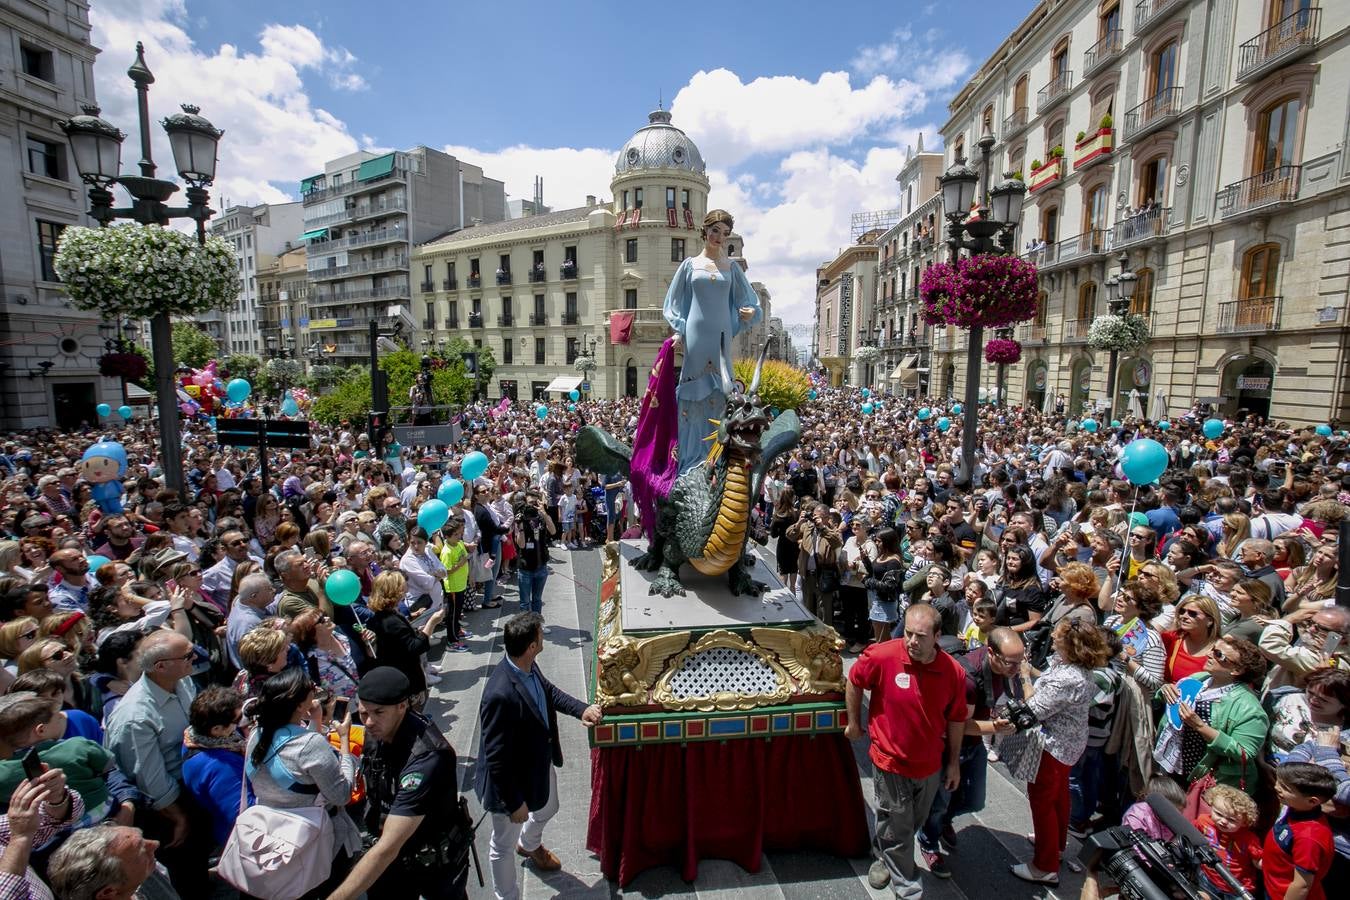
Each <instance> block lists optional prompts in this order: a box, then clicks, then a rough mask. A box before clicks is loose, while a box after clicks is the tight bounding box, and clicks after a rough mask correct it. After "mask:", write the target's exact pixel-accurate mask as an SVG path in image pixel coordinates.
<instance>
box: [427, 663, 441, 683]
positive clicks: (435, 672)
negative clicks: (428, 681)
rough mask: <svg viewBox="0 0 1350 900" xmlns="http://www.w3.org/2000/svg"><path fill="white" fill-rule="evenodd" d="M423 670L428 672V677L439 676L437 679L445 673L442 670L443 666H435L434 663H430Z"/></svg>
mask: <svg viewBox="0 0 1350 900" xmlns="http://www.w3.org/2000/svg"><path fill="white" fill-rule="evenodd" d="M422 671H423V672H425V673H426V676H427V677H428V678H437V679H439V678H440V677H441V676H442V675H443V674H444V673H443V672H442V671H441V667H440V666H433V665H430V664H428V665H427V666H426V667H425V668H423V669H422Z"/></svg>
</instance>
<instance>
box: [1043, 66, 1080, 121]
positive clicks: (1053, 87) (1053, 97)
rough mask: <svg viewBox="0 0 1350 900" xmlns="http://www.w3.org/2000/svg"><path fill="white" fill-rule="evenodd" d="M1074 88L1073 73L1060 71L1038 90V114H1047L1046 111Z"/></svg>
mask: <svg viewBox="0 0 1350 900" xmlns="http://www.w3.org/2000/svg"><path fill="white" fill-rule="evenodd" d="M1072 89H1073V73H1072V72H1069V71H1067V70H1066V71H1064V72H1060V73H1059V74H1058V75H1056V76H1055V77H1054V78H1051V79H1050V81H1049V82H1048V83H1047V84H1046V85H1045V87H1043V88H1041V89H1040V90H1039V91H1037V92H1036V115H1038V116H1041V115H1045V111H1046V110H1048V109H1050V108H1051V107H1052V106H1054V105H1055V104H1057V103H1059V102H1060V101H1061V100H1063V99H1064V98H1065V97H1068V96H1069V92H1070V91H1071V90H1072Z"/></svg>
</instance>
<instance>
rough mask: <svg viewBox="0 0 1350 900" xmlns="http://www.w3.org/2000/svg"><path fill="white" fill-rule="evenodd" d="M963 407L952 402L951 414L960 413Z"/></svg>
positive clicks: (956, 414)
mask: <svg viewBox="0 0 1350 900" xmlns="http://www.w3.org/2000/svg"><path fill="white" fill-rule="evenodd" d="M964 408H965V407H963V406H962V405H961V404H960V403H953V404H952V415H954V416H959V415H961V410H963V409H964Z"/></svg>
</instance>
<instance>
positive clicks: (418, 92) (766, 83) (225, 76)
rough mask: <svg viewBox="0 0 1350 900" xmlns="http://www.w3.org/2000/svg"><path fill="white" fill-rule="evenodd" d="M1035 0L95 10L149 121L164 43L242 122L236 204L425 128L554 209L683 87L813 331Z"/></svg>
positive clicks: (103, 1) (682, 96)
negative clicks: (909, 166)
mask: <svg viewBox="0 0 1350 900" xmlns="http://www.w3.org/2000/svg"><path fill="white" fill-rule="evenodd" d="M1032 5H1033V3H1032V0H1017V2H1012V3H999V4H994V3H988V2H984V3H980V4H979V6H980V9H979V15H975V16H970V15H967V16H964V17H963V18H961V19H960V21H959V22H958V23H955V24H958V25H959V26H960V27H959V28H957V27H953V25H954V23H953V22H952V21H951V19H952V16H951V14H950V12H949V10H950V9H951V7H950V6H948V5H944V6H939V4H937V3H935V2H932V0H898V2H896V0H892V2H888V3H882V2H877V3H852V4H847V5H845V4H839V5H837V6H836V5H832V4H825V3H819V2H815V3H811V2H803V0H791V2H736V3H729V4H714V5H709V6H707V7H706V8H703V7H699V6H691V5H680V6H679V7H678V8H677V7H676V6H675V5H673V4H657V5H653V4H649V3H646V4H644V3H631V2H629V3H617V2H608V0H605V2H588V3H579V2H570V3H558V2H551V3H535V2H515V3H500V2H499V3H481V4H465V3H458V2H453V3H452V2H445V0H441V2H429V0H405V2H402V3H397V4H388V3H370V2H367V3H354V2H350V0H329V2H323V3H321V2H315V0H293V2H288V3H276V2H261V0H229V2H226V0H93V8H92V17H93V21H94V25H95V35H94V39H95V43H97V44H98V45H100V46H101V47H102V48H103V54H102V56H101V57H100V61H99V63H98V64H97V66H96V68H95V78H96V82H97V89H98V94H99V99H100V102H101V103H102V104H103V106H104V109H105V115H107V116H108V117H109V118H111V119H112V120H113V121H115V122H117V123H118V124H119V125H120V126H121V127H122V128H123V129H124V130H128V131H130V130H132V127H133V126H134V107H133V105H132V102H133V101H132V95H131V93H130V84H129V82H128V81H127V80H126V78H125V76H124V75H123V72H124V70H125V67H126V65H127V64H128V63H129V62H130V58H131V55H132V53H133V52H134V43H135V41H136V40H144V41H145V42H146V45H147V58H148V60H149V64H150V67H151V69H152V70H153V71H154V72H155V74H156V76H157V78H158V79H159V81H158V83H157V84H156V86H155V88H154V89H153V92H152V95H151V99H152V104H153V109H152V111H153V112H154V113H155V114H156V115H157V116H162V115H164V114H166V113H167V112H168V111H170V109H171V104H173V103H177V102H185V101H192V102H196V103H198V104H200V105H201V107H202V113H203V115H205V116H207V117H208V118H210V119H211V120H212V121H213V122H215V123H216V124H217V125H218V126H220V127H222V128H224V129H225V130H226V136H225V139H224V141H223V143H222V148H221V168H220V173H219V178H218V183H217V188H216V196H217V197H226V198H228V199H229V200H230V201H231V202H240V203H246V202H263V201H280V200H284V199H286V198H287V197H293V196H294V195H295V191H296V189H297V183H298V181H299V179H300V178H302V177H304V176H305V175H307V174H310V173H311V172H313V171H317V170H318V169H319V168H320V167H321V166H322V163H323V160H325V159H327V158H331V157H333V156H336V155H339V154H341V153H345V152H349V151H351V150H354V149H357V148H362V147H364V148H389V147H398V148H406V147H411V146H414V145H416V144H419V143H420V144H426V145H427V146H432V147H437V148H442V149H449V150H451V151H452V152H455V153H457V154H459V155H461V156H462V157H463V158H464V159H466V160H468V161H470V162H474V163H476V164H479V165H482V166H483V168H484V169H485V171H486V172H487V174H488V175H489V176H492V177H497V178H501V179H503V180H505V181H506V182H507V190H508V192H509V193H511V194H512V195H513V196H517V197H520V196H528V195H529V192H530V185H531V183H532V181H533V177H534V175H536V174H538V175H542V176H544V178H545V199H546V201H547V202H549V203H550V204H552V205H554V206H555V207H562V206H570V205H575V204H577V203H580V202H581V200H582V198H583V197H584V196H585V195H586V194H597V195H600V196H606V197H607V196H608V195H609V191H608V185H609V177H610V175H611V174H612V165H613V153H614V151H615V150H617V148H618V147H619V146H620V145H622V143H623V142H624V141H625V140H626V139H627V138H628V136H629V135H631V134H632V132H633V131H634V130H635V129H636V128H638V127H639V126H640V125H642V124H643V123H644V122H645V120H646V114H647V112H648V111H650V110H651V109H653V108H654V107H655V105H656V103H657V98H658V96H663V97H664V100H665V105H666V107H667V108H670V109H672V110H673V113H674V116H675V124H676V125H678V126H680V127H682V128H684V129H685V130H686V131H688V132H689V134H690V136H691V137H692V138H693V139H694V140H695V141H696V142H697V143H698V145H699V146H700V148H701V149H702V151H703V154H704V156H705V158H706V159H707V162H708V167H709V177H710V179H711V181H712V183H713V197H712V202H713V203H714V204H716V205H719V206H724V207H726V208H728V209H730V210H732V212H733V213H734V214H736V216H737V219H738V222H737V225H738V229H737V230H738V231H741V232H742V233H743V234H744V235H745V238H746V253H747V256H748V258H749V259H750V264H751V275H752V277H754V278H757V279H759V280H762V281H764V282H765V284H766V285H767V286H768V288H769V290H770V292H771V293H772V294H773V296H774V305H775V311H776V313H777V314H780V315H782V316H783V317H784V318H785V319H786V320H788V321H789V322H801V323H805V322H809V321H810V318H811V298H812V291H813V270H814V267H815V265H817V264H818V263H820V262H822V261H824V260H826V259H828V258H830V257H832V256H833V255H834V253H835V252H837V250H838V249H839V248H840V247H841V246H842V245H843V244H845V243H847V241H848V238H849V235H848V215H849V213H851V212H853V211H856V210H859V209H880V208H886V207H889V206H893V205H895V196H894V193H895V190H894V187H895V186H894V181H893V179H894V175H895V171H896V169H897V168H898V166H899V164H900V162H901V160H902V159H903V150H904V146H905V144H907V143H909V142H912V141H913V139H914V137H915V135H916V134H917V133H918V132H920V131H922V132H924V133H925V135H926V136H927V137H926V142H927V143H928V145H929V146H930V147H932V146H934V144H935V143H936V134H935V133H934V132H935V131H936V128H937V127H938V126H940V125H941V124H942V122H943V121H944V119H945V117H946V103H947V101H948V99H949V98H950V96H951V94H952V93H953V92H954V90H955V89H957V88H959V87H960V85H961V84H962V83H964V80H965V78H966V77H968V76H969V74H970V72H971V71H973V69H974V68H975V67H976V66H978V64H979V63H980V62H981V61H983V60H984V59H985V58H986V57H987V56H988V54H989V53H990V52H991V51H992V50H993V49H994V48H996V47H997V45H998V43H999V42H1000V41H1001V40H1002V39H1003V38H1004V37H1005V36H1006V35H1007V34H1008V33H1009V32H1010V31H1011V30H1012V28H1013V27H1015V26H1016V24H1017V23H1018V22H1019V21H1020V20H1021V19H1022V18H1023V17H1024V16H1025V15H1026V14H1027V12H1028V11H1029V10H1030V9H1031V7H1032ZM835 9H840V10H842V11H843V12H842V14H840V15H837V16H834V17H832V18H826V17H827V16H829V14H830V13H831V12H833V11H834V10H835ZM963 9H964V8H963ZM385 10H388V11H390V12H391V13H392V15H390V16H383V17H382V16H381V12H382V11H385ZM944 10H947V11H944ZM709 14H711V15H709ZM662 36H665V37H664V39H663V38H662ZM165 149H166V151H167V148H165ZM158 155H159V151H157V156H158ZM169 158H170V156H169V154H168V153H167V152H165V153H164V159H166V160H167V159H169Z"/></svg>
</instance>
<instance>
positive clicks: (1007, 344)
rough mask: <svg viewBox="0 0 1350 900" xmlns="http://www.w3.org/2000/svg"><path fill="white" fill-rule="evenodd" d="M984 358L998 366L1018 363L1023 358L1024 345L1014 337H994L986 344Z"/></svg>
mask: <svg viewBox="0 0 1350 900" xmlns="http://www.w3.org/2000/svg"><path fill="white" fill-rule="evenodd" d="M984 359H985V362H988V363H990V364H991V365H996V366H1012V365H1016V364H1017V363H1018V362H1020V361H1021V359H1022V345H1021V344H1020V343H1019V342H1017V341H1015V340H1012V339H1006V338H993V339H991V340H989V341H987V342H986V343H985V345H984Z"/></svg>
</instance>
